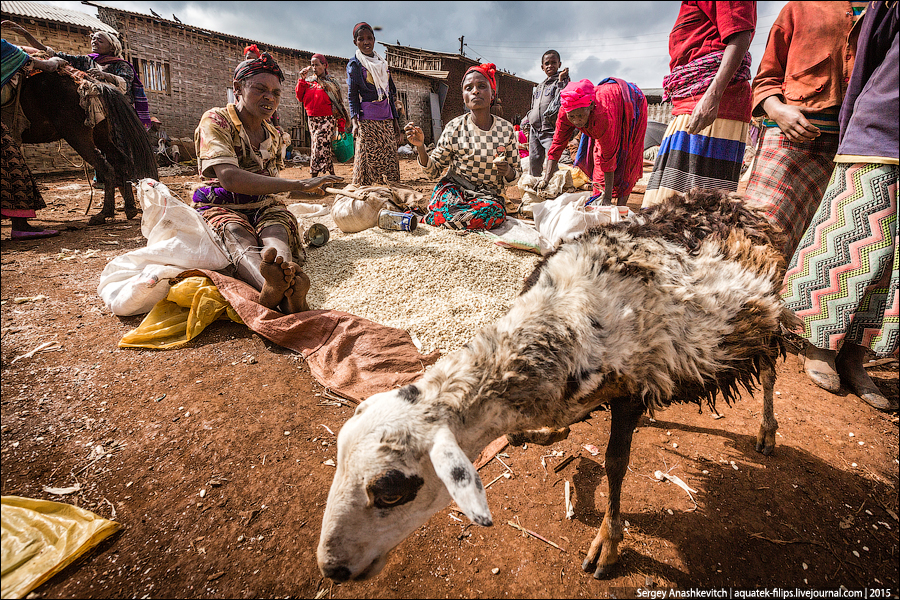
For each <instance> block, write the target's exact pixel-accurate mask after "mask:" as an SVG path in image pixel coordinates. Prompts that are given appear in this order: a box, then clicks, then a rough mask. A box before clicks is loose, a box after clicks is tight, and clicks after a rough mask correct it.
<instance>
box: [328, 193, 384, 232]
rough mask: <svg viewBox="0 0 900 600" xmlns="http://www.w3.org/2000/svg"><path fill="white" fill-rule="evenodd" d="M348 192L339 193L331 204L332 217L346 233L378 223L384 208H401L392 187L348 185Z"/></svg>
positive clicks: (361, 229)
mask: <svg viewBox="0 0 900 600" xmlns="http://www.w3.org/2000/svg"><path fill="white" fill-rule="evenodd" d="M345 191H346V192H347V194H352V195H343V194H338V196H337V198H335V200H334V204H332V205H331V218H332V219H334V224H335V225H337V226H338V229H340V230H341V231H343V232H344V233H358V232H360V231H364V230H366V229H369V228H371V227H375V225H377V224H378V213H380V212H381V210H382V209H385V208H387V209H389V210H399V209H398V208H397V206H396V205H395V204H394V203H393V202H392V200H393V195H392V194H391V189H390V188H387V187H377V186H363V187H359V188H354V187H353V186H347V187H346V188H345Z"/></svg>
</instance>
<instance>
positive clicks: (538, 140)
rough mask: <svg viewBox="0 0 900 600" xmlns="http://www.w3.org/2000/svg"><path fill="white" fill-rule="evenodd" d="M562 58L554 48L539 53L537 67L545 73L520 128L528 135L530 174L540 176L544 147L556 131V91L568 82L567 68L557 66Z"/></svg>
mask: <svg viewBox="0 0 900 600" xmlns="http://www.w3.org/2000/svg"><path fill="white" fill-rule="evenodd" d="M560 66H562V59H561V58H560V56H559V52H557V51H556V50H547V51H546V52H544V55H543V56H542V57H541V69H542V70H543V71H544V74H545V75H546V76H547V79H545V80H544V81H543V82H542V83H541V84H539V85H538V86H537V87H536V88H535V89H534V93H533V94H532V97H531V110H529V111H528V114H527V115H526V116H525V121H524V122H523V124H522V128H523V129H524V130H525V131H526V132H527V135H528V157H529V163H530V171H531V174H532V175H533V176H535V177H540V176H541V174H543V172H544V161H545V159H546V157H547V150H549V149H550V144H551V143H552V142H553V132H554V131H556V117H557V115H559V94H560V92H562V90H563V88H564V87H566V86H567V85H568V84H569V69H563V70H562V71H560V70H559V67H560Z"/></svg>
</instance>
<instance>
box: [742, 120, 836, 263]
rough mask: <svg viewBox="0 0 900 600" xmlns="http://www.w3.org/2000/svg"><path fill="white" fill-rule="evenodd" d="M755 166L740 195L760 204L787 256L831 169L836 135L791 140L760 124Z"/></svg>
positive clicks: (823, 192)
mask: <svg viewBox="0 0 900 600" xmlns="http://www.w3.org/2000/svg"><path fill="white" fill-rule="evenodd" d="M760 135H762V136H763V138H762V143H761V145H760V148H759V150H758V151H757V153H756V163H755V164H756V166H755V167H754V169H753V173H752V174H751V175H750V182H749V183H748V184H747V191H746V193H745V194H744V198H745V199H746V200H747V202H748V203H750V204H754V205H756V206H760V207H762V208H763V209H764V210H765V212H766V216H767V217H768V218H769V220H770V221H772V223H773V224H775V225H776V226H777V227H778V228H779V229H781V230H782V232H783V233H784V235H785V245H784V256H785V258H786V259H787V260H790V258H791V256H793V255H794V250H796V249H797V244H799V243H800V238H801V237H802V236H803V234H804V233H805V232H806V228H807V227H809V223H810V222H811V221H812V218H813V215H814V214H815V213H816V209H817V208H819V202H820V201H821V199H822V196H823V195H824V194H825V189H826V188H827V187H828V180H829V179H830V178H831V173H832V172H833V171H834V155H835V154H837V148H838V136H837V135H835V134H828V133H826V134H822V135H820V136H819V137H817V138H816V139H814V140H810V141H804V142H799V143H798V142H792V141H791V140H789V139H788V138H787V136H786V135H784V133H783V132H782V131H781V130H780V129H778V128H777V127H766V128H763V130H762V132H761V133H760Z"/></svg>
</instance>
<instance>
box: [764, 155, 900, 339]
mask: <svg viewBox="0 0 900 600" xmlns="http://www.w3.org/2000/svg"><path fill="white" fill-rule="evenodd" d="M898 174H900V167H898V166H897V165H881V164H865V163H864V164H843V163H838V164H836V165H835V169H834V173H833V174H832V176H831V182H830V183H829V184H828V188H827V190H826V191H825V195H824V197H823V198H822V203H821V204H820V205H819V208H818V210H817V211H816V213H815V215H814V216H813V219H812V222H811V223H810V226H809V228H808V229H807V230H806V233H805V234H804V235H803V238H802V239H801V241H800V246H799V247H798V249H797V251H796V252H795V253H794V256H793V258H792V259H791V262H790V265H789V266H788V270H787V273H786V274H785V279H784V290H783V291H782V296H783V297H784V301H785V305H786V306H787V307H788V308H790V309H791V310H793V311H794V313H795V314H796V315H797V316H798V317H799V318H800V319H801V320H802V321H803V329H802V331H798V333H799V334H801V335H802V336H803V337H805V338H806V339H807V340H809V341H810V343H812V344H813V345H815V346H817V347H818V348H822V349H830V350H839V349H840V347H841V345H842V344H843V343H844V342H845V341H847V342H851V343H854V344H857V345H859V346H863V347H866V348H869V349H870V350H872V351H874V352H875V353H876V354H879V355H881V356H887V355H890V354H892V353H894V352H896V351H897V347H898V344H897V342H898V335H900V330H898V323H900V292H898V274H897V269H898V266H900V258H898V246H897V180H898Z"/></svg>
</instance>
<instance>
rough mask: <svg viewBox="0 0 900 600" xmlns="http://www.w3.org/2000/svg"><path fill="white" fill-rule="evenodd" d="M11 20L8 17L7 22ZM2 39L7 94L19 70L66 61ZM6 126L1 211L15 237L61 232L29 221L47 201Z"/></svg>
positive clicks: (0, 170) (0, 125) (1, 163)
mask: <svg viewBox="0 0 900 600" xmlns="http://www.w3.org/2000/svg"><path fill="white" fill-rule="evenodd" d="M8 23H9V21H4V22H3V24H4V25H7V24H8ZM0 41H2V67H3V68H2V88H3V98H4V100H5V99H6V97H7V94H8V93H9V95H10V96H11V95H12V92H9V90H10V89H11V88H12V86H10V88H7V87H6V84H7V83H9V82H10V81H11V80H12V79H13V78H14V77H15V76H16V75H17V74H19V73H24V74H27V73H29V72H30V71H32V70H33V69H38V70H40V71H47V72H53V71H56V70H57V69H58V68H59V67H60V66H61V65H64V64H65V63H64V62H63V61H62V60H60V59H56V58H51V59H49V60H41V59H38V58H33V57H31V56H29V55H28V54H27V53H26V52H25V51H24V50H22V49H21V48H19V47H18V46H16V45H15V44H10V43H9V42H7V41H6V40H0ZM0 128H2V153H0V181H2V185H0V200H2V208H0V214H2V217H3V218H4V219H10V220H11V221H12V231H11V233H10V238H11V239H13V240H30V239H36V238H45V237H52V236H55V235H59V232H58V231H57V230H55V229H39V228H37V227H34V226H33V225H31V224H30V223H28V219H31V218H34V217H35V216H36V214H37V211H38V210H40V209H42V208H46V206H47V204H46V202H44V198H43V197H42V196H41V192H40V190H39V189H38V186H37V182H35V180H34V176H33V175H32V174H31V169H29V168H28V164H27V163H26V162H25V157H24V156H23V155H22V150H21V149H20V148H19V145H18V144H17V143H16V140H15V139H14V138H13V135H12V132H11V131H10V130H9V129H8V128H7V127H6V123H0Z"/></svg>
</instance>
